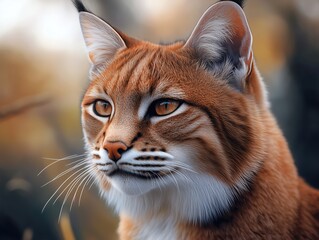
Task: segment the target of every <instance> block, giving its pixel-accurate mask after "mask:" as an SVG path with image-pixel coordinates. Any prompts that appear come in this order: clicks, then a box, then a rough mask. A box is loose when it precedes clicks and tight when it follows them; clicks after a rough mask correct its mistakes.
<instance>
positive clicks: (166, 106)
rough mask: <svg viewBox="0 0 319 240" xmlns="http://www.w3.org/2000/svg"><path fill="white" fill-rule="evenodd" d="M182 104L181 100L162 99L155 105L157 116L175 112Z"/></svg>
mask: <svg viewBox="0 0 319 240" xmlns="http://www.w3.org/2000/svg"><path fill="white" fill-rule="evenodd" d="M179 106H180V102H179V101H176V100H170V99H166V100H161V101H158V102H157V103H156V105H155V113H156V115H157V116H165V115H168V114H171V113H173V112H174V111H175V110H176V109H177V108H178V107H179Z"/></svg>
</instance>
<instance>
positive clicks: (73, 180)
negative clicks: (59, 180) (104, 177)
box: [53, 166, 89, 204]
mask: <svg viewBox="0 0 319 240" xmlns="http://www.w3.org/2000/svg"><path fill="white" fill-rule="evenodd" d="M87 169H89V166H88V167H84V168H82V169H81V171H83V172H81V173H80V174H79V175H77V176H76V177H74V179H72V180H71V181H70V182H69V183H68V184H67V186H65V188H64V189H63V191H62V192H61V193H60V194H59V195H58V196H57V197H56V199H55V200H54V202H53V204H55V203H56V202H57V200H58V199H59V198H60V197H61V195H62V194H63V193H64V192H65V191H66V190H67V189H69V190H70V189H71V188H72V187H73V186H74V183H76V181H77V180H78V179H80V178H81V177H82V176H83V175H84V174H85V171H87ZM69 190H68V192H67V193H69Z"/></svg>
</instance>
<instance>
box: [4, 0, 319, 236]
mask: <svg viewBox="0 0 319 240" xmlns="http://www.w3.org/2000/svg"><path fill="white" fill-rule="evenodd" d="M84 2H85V4H86V6H87V7H88V8H89V9H91V10H92V11H93V12H95V13H96V14H97V15H100V16H102V17H103V18H104V19H106V20H107V21H108V22H109V23H111V24H112V25H113V26H115V27H117V28H119V29H121V30H122V31H124V32H126V33H128V34H129V35H131V36H134V37H136V38H140V39H145V40H148V41H152V42H155V43H159V42H170V41H175V40H180V39H185V38H187V36H189V34H190V33H191V31H192V29H193V27H194V26H195V24H196V22H197V21H198V19H199V18H200V16H201V15H202V13H203V12H204V11H205V10H206V9H207V8H208V7H209V6H210V5H211V4H213V3H214V2H215V1H214V0H211V1H209V0H201V1H193V0H174V1H172V0H152V1H150V0H130V1H128V0H90V1H88V0H87V1H84ZM0 6H1V7H0V239H24V240H29V239H41V240H45V239H107V240H109V239H110V240H113V239H116V227H117V222H118V219H117V217H115V216H114V215H113V214H112V210H110V209H108V208H107V207H106V206H105V204H104V203H103V201H102V200H101V199H100V197H99V194H98V192H97V190H96V189H95V187H92V188H91V189H90V190H89V187H88V186H87V187H85V190H84V193H83V196H82V200H81V205H80V206H78V200H79V195H80V192H81V190H82V186H83V185H84V183H83V184H82V186H81V188H80V190H79V192H78V194H77V196H76V197H75V200H76V201H75V203H74V204H73V208H72V210H71V211H70V203H71V200H72V197H73V193H72V194H71V195H70V196H69V197H68V200H67V201H66V204H65V206H64V208H63V210H62V215H61V218H60V220H59V213H60V210H61V207H62V205H63V200H64V197H65V193H67V191H65V192H64V193H62V194H61V196H60V197H59V198H58V199H57V201H56V202H55V204H53V202H54V201H55V199H56V197H58V195H59V193H60V192H62V190H63V189H64V187H62V188H61V189H60V191H59V192H58V194H56V195H55V196H54V197H53V198H52V201H50V203H49V204H48V205H47V207H46V209H45V210H44V211H43V213H41V211H42V208H43V206H44V205H45V203H46V202H47V200H48V199H50V197H51V195H52V194H53V193H54V192H55V190H56V189H58V187H59V186H60V184H63V181H64V180H67V176H70V174H71V173H72V172H70V173H69V174H66V177H64V178H63V177H62V180H60V179H57V180H54V181H53V182H51V183H50V184H48V185H46V186H45V187H41V186H42V185H43V184H45V183H46V182H48V181H50V180H52V179H54V177H55V176H57V175H58V174H59V173H61V172H63V171H64V170H66V169H69V168H70V166H72V165H69V164H70V163H72V161H77V160H79V159H80V157H81V156H80V155H81V154H83V143H82V133H81V124H80V101H81V96H82V94H83V93H84V90H85V87H86V86H87V84H88V80H87V72H88V68H89V63H88V60H87V56H86V52H85V47H84V42H83V39H82V36H81V32H80V26H79V22H78V14H77V12H76V10H75V9H74V7H73V6H72V3H71V1H69V0H45V1H43V0H16V1H12V0H0ZM245 12H246V13H247V17H248V22H249V24H250V26H251V29H252V33H253V37H254V54H255V58H256V61H257V64H258V66H259V69H260V71H261V73H262V75H263V77H264V80H265V82H266V85H267V86H268V89H269V97H270V100H271V105H272V110H273V112H274V114H275V115H276V117H277V119H278V122H279V125H280V126H281V128H282V129H283V131H284V134H285V136H286V137H287V139H288V142H289V144H290V148H291V150H292V152H293V155H294V158H295V161H296V164H297V166H298V169H299V172H300V174H301V176H303V177H304V178H305V179H306V180H307V181H308V182H309V183H310V184H311V185H312V186H315V187H319V161H318V156H319V44H318V43H319V30H318V29H319V1H318V0H305V1H300V0H281V1H277V0H267V1H265V0H254V1H252V0H248V1H247V4H246V6H245ZM75 154H77V156H76V157H74V158H73V159H71V160H69V161H60V162H57V163H56V164H54V165H53V166H51V167H49V168H47V169H46V170H45V171H44V172H43V173H42V174H41V175H39V176H37V175H38V173H39V172H40V171H41V169H43V168H44V167H46V166H47V165H49V164H51V163H53V162H54V161H53V160H52V159H51V160H50V159H47V158H54V159H61V158H64V157H66V156H72V155H75ZM68 182H69V181H67V182H66V183H65V185H64V186H66V185H67V184H68ZM88 185H89V184H88Z"/></svg>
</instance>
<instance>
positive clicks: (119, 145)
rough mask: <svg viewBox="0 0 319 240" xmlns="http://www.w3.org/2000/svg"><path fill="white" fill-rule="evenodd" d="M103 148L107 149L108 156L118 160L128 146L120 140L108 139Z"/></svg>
mask: <svg viewBox="0 0 319 240" xmlns="http://www.w3.org/2000/svg"><path fill="white" fill-rule="evenodd" d="M103 148H104V149H105V150H106V151H107V153H108V156H109V158H110V159H111V160H113V161H114V162H116V161H117V160H119V159H120V158H121V156H122V153H123V152H125V151H126V150H127V146H126V145H125V144H124V143H123V142H120V141H117V142H108V141H106V142H105V143H104V145H103Z"/></svg>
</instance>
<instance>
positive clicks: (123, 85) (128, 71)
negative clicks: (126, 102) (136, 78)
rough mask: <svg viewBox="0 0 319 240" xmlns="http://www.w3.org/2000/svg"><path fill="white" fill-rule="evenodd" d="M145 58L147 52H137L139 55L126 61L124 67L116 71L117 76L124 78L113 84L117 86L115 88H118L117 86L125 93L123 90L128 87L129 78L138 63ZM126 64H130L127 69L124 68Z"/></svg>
mask: <svg viewBox="0 0 319 240" xmlns="http://www.w3.org/2000/svg"><path fill="white" fill-rule="evenodd" d="M145 56H147V51H139V53H138V54H137V55H135V56H132V58H131V59H129V60H128V62H127V64H126V65H124V66H123V67H122V69H118V71H119V75H120V76H121V77H123V76H124V77H123V79H119V80H118V81H117V83H115V84H116V85H117V87H119V86H118V85H120V86H121V88H122V89H123V92H124V91H125V89H126V88H127V86H128V85H129V81H130V78H131V76H132V74H133V72H134V70H135V68H136V67H137V66H138V65H139V63H140V61H141V60H142V59H143V58H144V57H145ZM128 64H132V65H131V66H130V67H129V68H126V67H127V65H128ZM123 72H124V73H123Z"/></svg>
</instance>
